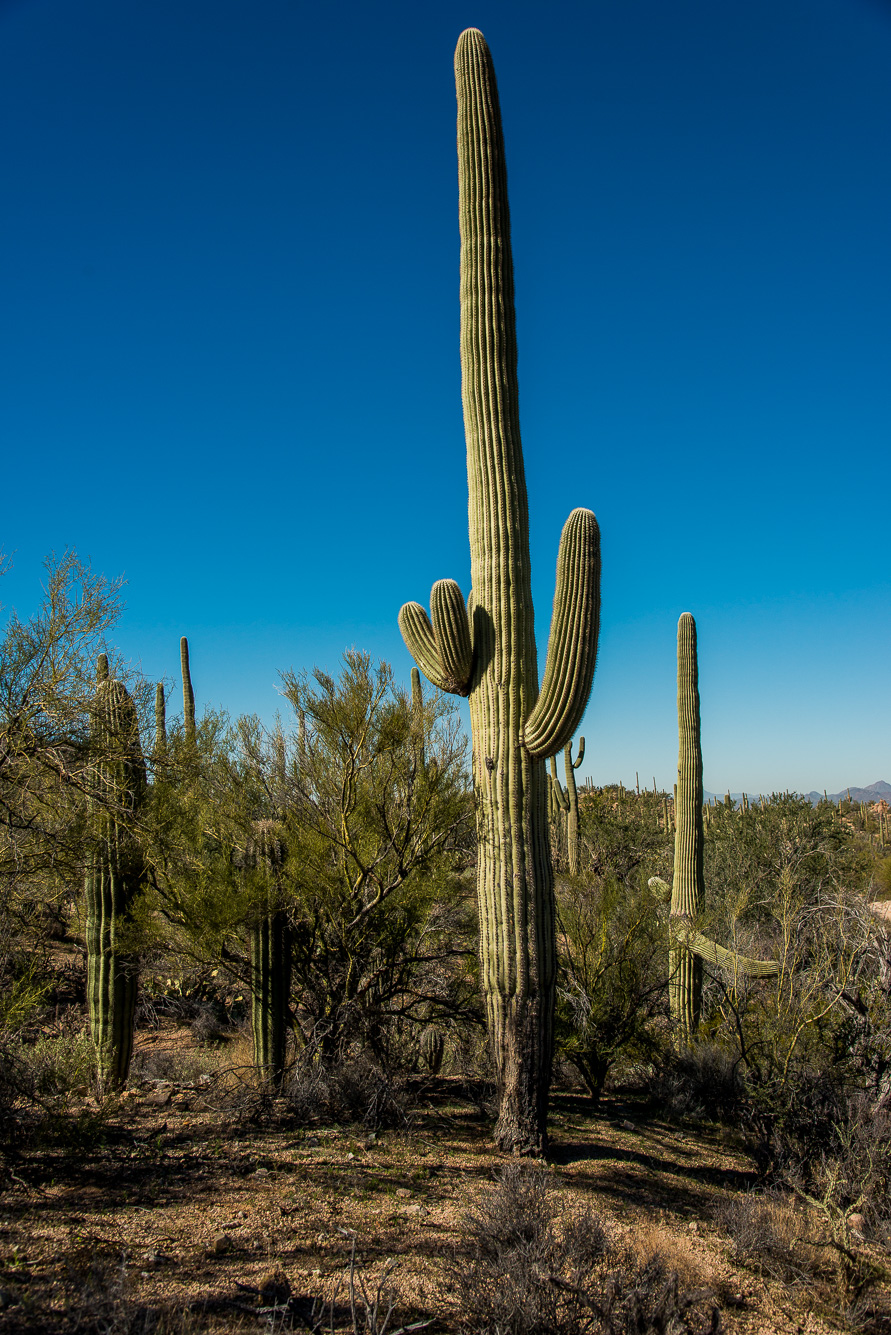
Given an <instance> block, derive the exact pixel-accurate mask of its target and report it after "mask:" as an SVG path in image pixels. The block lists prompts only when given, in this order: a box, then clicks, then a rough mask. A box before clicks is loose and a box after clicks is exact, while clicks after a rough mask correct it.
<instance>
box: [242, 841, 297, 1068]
mask: <svg viewBox="0 0 891 1335" xmlns="http://www.w3.org/2000/svg"><path fill="white" fill-rule="evenodd" d="M254 828H255V837H254V839H253V840H251V842H250V843H249V845H248V847H247V849H246V850H245V852H246V857H245V862H246V863H247V865H249V866H252V867H256V868H257V869H258V870H260V871H261V872H262V873H264V874H265V877H266V905H265V911H263V906H261V908H260V911H259V912H258V914H257V917H256V919H255V920H254V922H253V923H252V924H251V926H250V948H251V1034H252V1037H253V1041H254V1068H255V1070H256V1072H257V1074H258V1076H259V1077H260V1079H261V1080H264V1081H268V1082H269V1083H270V1084H273V1085H280V1084H281V1081H282V1078H283V1076H284V1073H285V1065H286V1058H287V1046H288V1019H289V1014H288V1011H289V1002H290V997H291V941H290V932H289V928H288V918H287V914H286V913H285V911H284V910H283V909H282V907H281V905H280V903H279V898H280V897H279V893H278V889H279V887H278V879H279V878H278V873H279V871H280V868H281V866H282V862H283V860H284V850H283V848H282V844H281V841H280V839H279V838H278V836H277V834H276V831H275V826H274V824H273V822H272V821H257V823H256V825H255V827H254Z"/></svg>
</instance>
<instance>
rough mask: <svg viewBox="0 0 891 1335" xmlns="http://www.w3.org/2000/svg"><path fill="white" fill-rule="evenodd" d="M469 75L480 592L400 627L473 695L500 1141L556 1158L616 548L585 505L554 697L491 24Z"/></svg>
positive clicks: (464, 96)
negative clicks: (578, 752)
mask: <svg viewBox="0 0 891 1335" xmlns="http://www.w3.org/2000/svg"><path fill="white" fill-rule="evenodd" d="M455 79H456V85H457V94H458V182H459V217H460V228H461V372H462V398H463V403H464V427H465V435H466V439H467V475H468V489H469V521H470V559H471V583H472V588H471V594H470V598H469V600H468V604H467V607H465V603H464V599H463V597H462V595H461V591H460V589H459V588H458V586H457V584H456V583H455V582H454V581H453V580H439V581H438V582H437V583H436V584H434V586H433V590H432V592H431V595H430V610H431V615H430V616H429V617H428V615H427V613H426V611H425V610H424V608H423V607H422V606H420V604H418V603H407V604H406V605H405V606H404V607H403V608H402V611H401V612H400V615H399V625H400V629H401V630H402V635H403V638H404V639H405V642H406V644H407V646H408V649H409V651H410V652H411V654H412V656H413V657H414V659H415V662H416V663H417V664H418V666H419V667H420V669H421V671H422V672H424V674H425V675H426V676H427V677H428V678H429V680H430V681H432V682H433V683H434V685H436V686H439V687H440V688H441V689H442V690H445V691H451V692H453V693H456V694H458V695H466V696H469V697H470V718H471V728H472V732H473V786H474V799H475V804H476V812H477V830H478V839H479V859H478V866H477V894H478V899H479V918H480V961H481V984H482V989H483V994H484V996H485V1000H486V1012H487V1019H488V1027H489V1034H490V1040H491V1045H492V1052H493V1057H494V1062H495V1071H496V1080H497V1087H498V1101H499V1113H498V1122H497V1126H496V1128H495V1139H496V1142H497V1143H498V1145H499V1146H501V1148H503V1149H506V1150H510V1151H513V1152H516V1153H540V1152H541V1151H542V1150H543V1149H544V1147H545V1144H546V1125H547V1103H548V1090H549V1084H550V1076H551V1062H552V1053H553V1017H554V995H555V994H554V988H555V975H556V963H557V952H556V939H555V927H554V892H553V871H552V867H551V857H550V849H549V846H548V833H547V811H546V771H545V761H546V759H547V757H548V756H552V755H554V754H555V753H556V752H557V751H558V750H561V749H562V748H563V747H564V746H565V745H566V743H567V742H568V741H569V740H570V739H571V737H572V735H573V733H574V732H575V730H576V728H577V727H578V725H579V723H580V721H581V718H582V715H583V713H584V710H585V706H586V704H587V701H588V695H589V692H590V689H591V682H592V678H593V675H594V665H595V660H596V655H597V634H598V624H599V609H600V537H599V531H598V528H597V521H596V519H595V518H594V515H593V514H592V513H591V511H590V510H581V509H580V510H574V511H573V512H572V514H571V515H570V516H569V519H568V520H567V522H566V524H565V526H564V529H563V534H562V536H561V539H560V549H559V554H558V558H557V588H556V595H555V598H554V611H553V618H552V621H551V633H550V639H549V642H548V652H547V660H546V665H545V673H544V681H543V683H542V687H541V692H540V693H539V686H538V667H537V661H536V648H535V636H534V633H533V620H532V618H533V608H532V588H531V573H530V561H529V516H528V504H527V496H526V481H525V475H524V470H523V454H522V446H521V442H520V425H519V410H518V394H517V346H516V331H515V321H514V280H513V263H512V259H511V248H510V218H509V212H508V202H507V174H506V169H505V160H504V143H503V137H502V131H501V114H500V110H499V105H498V90H497V87H496V83H495V72H494V69H493V66H492V58H491V56H490V54H489V48H488V47H487V45H486V42H485V39H484V37H483V35H482V33H481V32H479V31H478V30H477V29H476V28H469V29H468V30H467V31H466V32H463V33H462V34H461V37H460V38H459V40H458V46H457V50H456V52H455Z"/></svg>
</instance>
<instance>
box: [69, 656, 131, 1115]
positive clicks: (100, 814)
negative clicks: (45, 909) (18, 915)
mask: <svg viewBox="0 0 891 1335" xmlns="http://www.w3.org/2000/svg"><path fill="white" fill-rule="evenodd" d="M96 676H97V684H96V695H95V700H94V709H93V720H92V734H93V749H94V754H95V760H94V781H95V784H96V789H97V792H96V798H95V800H94V803H93V846H92V849H91V852H90V857H89V862H88V866H87V873H86V880H85V886H84V891H85V901H86V944H87V1005H88V1009H89V1014H90V1030H91V1033H92V1038H93V1044H94V1046H95V1049H96V1062H97V1069H98V1076H99V1085H100V1088H101V1089H103V1090H107V1089H114V1088H118V1087H120V1086H121V1085H123V1084H124V1082H125V1081H126V1079H127V1072H128V1071H129V1069H130V1059H131V1057H132V1054H133V1026H134V1017H135V1013H136V991H137V984H138V961H137V960H136V959H135V958H134V957H133V956H132V955H130V954H128V953H126V952H125V951H123V950H122V949H121V941H120V938H121V933H122V930H123V928H124V927H125V925H126V923H127V920H128V917H129V914H130V910H131V909H132V907H133V903H134V901H135V899H136V897H137V895H138V894H139V892H140V890H141V889H142V887H143V884H144V882H145V875H146V872H145V862H144V859H143V855H142V850H141V848H140V845H139V842H138V839H137V837H136V835H135V832H134V828H133V827H134V824H135V821H136V820H137V818H138V816H139V813H140V810H141V808H142V807H143V805H144V803H145V800H146V794H147V782H146V772H145V761H144V760H143V756H142V750H141V747H140V743H139V722H138V719H137V717H136V709H135V707H134V705H133V701H132V700H131V699H130V696H129V694H128V692H127V689H126V687H125V686H124V684H123V682H120V681H115V680H114V679H109V676H108V659H107V658H106V656H105V654H101V655H100V656H99V661H98V664H97V673H96Z"/></svg>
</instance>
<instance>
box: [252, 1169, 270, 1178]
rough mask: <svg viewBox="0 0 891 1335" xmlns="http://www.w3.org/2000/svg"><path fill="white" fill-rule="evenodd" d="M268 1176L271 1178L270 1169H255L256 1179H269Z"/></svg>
mask: <svg viewBox="0 0 891 1335" xmlns="http://www.w3.org/2000/svg"><path fill="white" fill-rule="evenodd" d="M268 1176H269V1169H268V1168H255V1169H254V1177H268Z"/></svg>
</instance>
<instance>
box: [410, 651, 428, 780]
mask: <svg viewBox="0 0 891 1335" xmlns="http://www.w3.org/2000/svg"><path fill="white" fill-rule="evenodd" d="M411 707H412V718H413V721H414V731H415V747H416V750H417V763H418V769H419V770H420V771H421V773H423V771H424V769H425V767H426V764H427V756H426V752H425V749H424V692H423V690H422V688H421V674H420V672H419V671H418V669H417V668H416V667H413V668H412V670H411Z"/></svg>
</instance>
